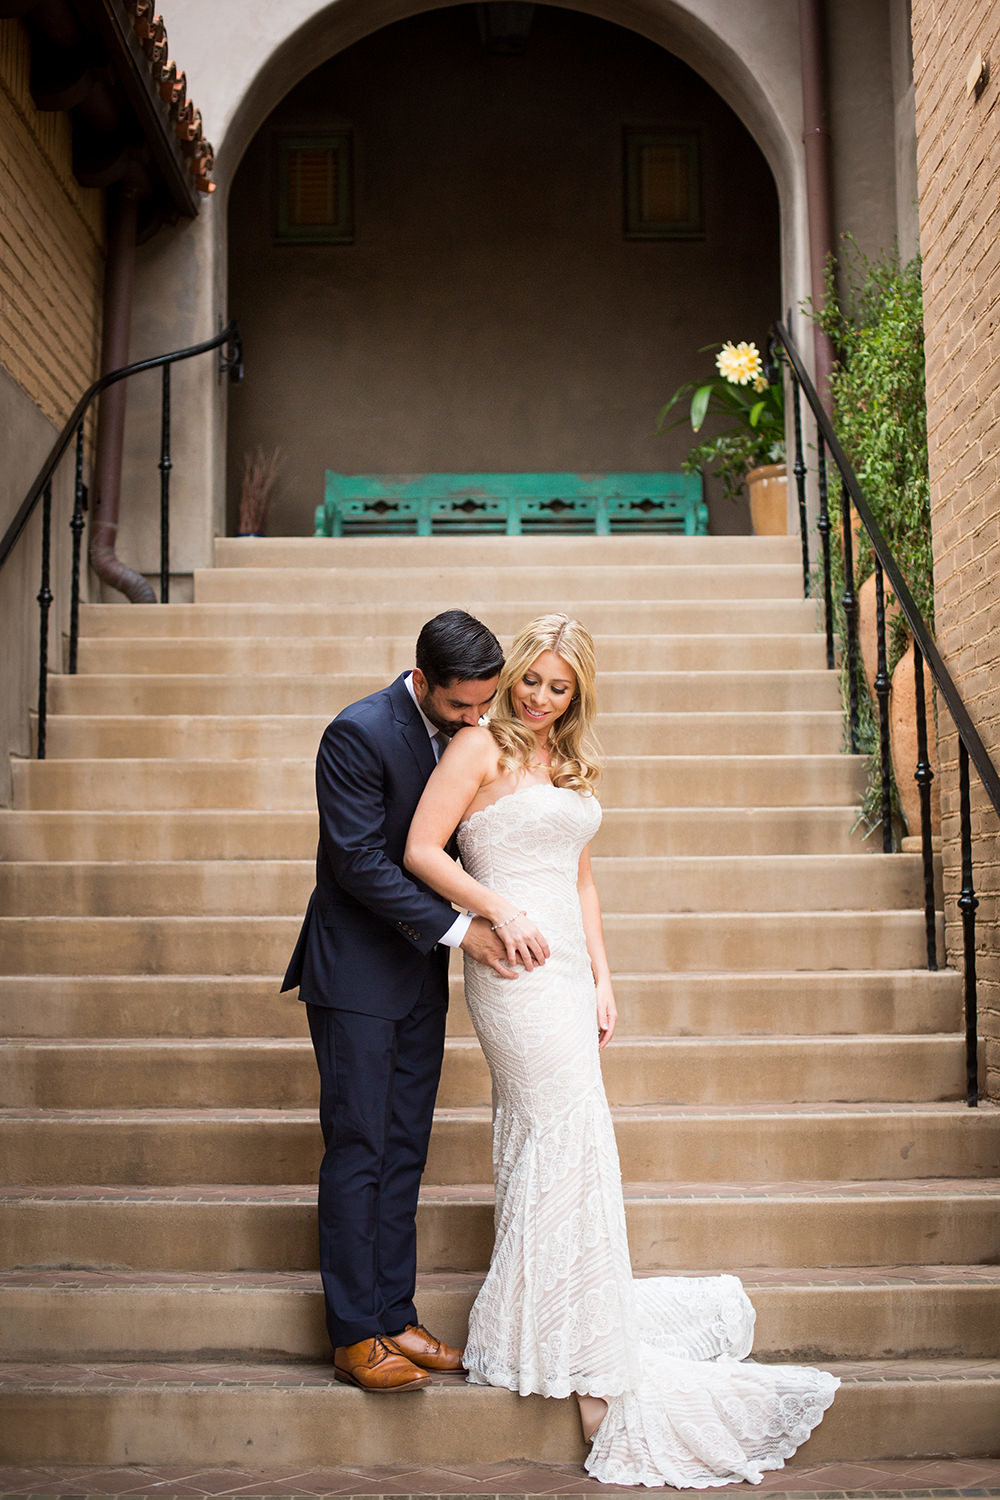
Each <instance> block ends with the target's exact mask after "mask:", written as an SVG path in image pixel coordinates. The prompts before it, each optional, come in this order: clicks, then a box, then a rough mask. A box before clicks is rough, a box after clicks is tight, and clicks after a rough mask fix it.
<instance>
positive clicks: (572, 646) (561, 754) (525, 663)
mask: <svg viewBox="0 0 1000 1500" xmlns="http://www.w3.org/2000/svg"><path fill="white" fill-rule="evenodd" d="M543 651H554V652H555V654H556V655H557V656H561V657H562V658H563V660H564V661H565V662H568V663H569V665H570V666H571V667H572V668H573V672H574V673H575V675H576V686H575V688H574V689H573V695H572V698H571V699H570V704H569V707H568V708H567V709H566V712H565V713H564V714H562V715H560V717H559V718H558V719H557V720H556V722H555V723H554V724H553V726H552V728H551V729H550V730H549V744H550V745H551V746H552V784H553V786H564V787H569V788H571V789H572V790H573V791H575V792H585V793H589V792H593V791H594V790H595V788H596V786H597V783H598V781H599V780H600V776H601V761H600V749H599V747H598V745H597V742H596V740H595V739H594V737H593V732H592V725H593V722H594V717H595V715H596V712H597V699H596V694H595V691H594V678H595V676H596V663H595V658H594V642H593V640H592V638H591V635H590V632H589V631H588V630H585V629H584V627H583V626H582V625H581V624H580V622H579V620H573V619H571V618H570V616H569V615H563V614H552V615H541V616H540V617H539V619H537V620H532V622H531V624H530V625H526V626H525V627H524V629H523V630H522V631H521V633H520V635H519V636H518V637H517V639H516V641H515V642H514V644H513V646H511V648H510V651H509V653H508V656H507V660H506V662H505V663H504V666H503V669H502V671H501V673H500V681H499V683H498V684H497V695H496V697H495V698H494V700H493V703H492V705H491V707H490V711H489V716H488V718H489V726H490V732H491V733H492V735H493V738H494V739H495V740H496V742H497V744H498V745H499V746H500V767H501V769H502V770H505V771H523V770H527V768H528V765H529V764H530V762H531V760H532V757H533V756H534V755H535V754H536V752H537V749H538V741H537V740H536V739H535V736H534V735H533V734H532V732H531V730H530V729H528V728H527V727H526V726H525V725H524V724H523V723H522V722H521V720H520V719H519V718H518V715H517V711H516V709H515V707H514V699H513V696H512V689H513V687H514V686H515V684H516V683H518V682H520V680H521V678H522V677H523V676H524V674H525V672H526V671H527V670H528V668H529V667H530V666H531V664H532V662H533V661H535V660H536V659H537V658H538V657H539V656H541V654H542V652H543Z"/></svg>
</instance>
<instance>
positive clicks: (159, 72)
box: [125, 0, 215, 193]
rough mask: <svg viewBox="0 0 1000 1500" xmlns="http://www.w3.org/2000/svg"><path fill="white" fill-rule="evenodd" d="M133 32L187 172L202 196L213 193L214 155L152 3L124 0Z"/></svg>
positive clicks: (150, 0) (165, 32) (160, 18)
mask: <svg viewBox="0 0 1000 1500" xmlns="http://www.w3.org/2000/svg"><path fill="white" fill-rule="evenodd" d="M125 9H126V10H127V12H128V14H129V16H130V18H131V21H132V29H133V30H134V32H135V34H136V37H137V38H138V40H139V42H140V44H141V46H142V50H143V52H144V53H145V55H146V57H147V59H148V61H149V71H150V75H151V77H152V79H153V82H154V83H155V84H156V86H157V89H158V91H159V95H160V98H161V99H162V100H163V103H164V104H165V105H166V107H167V111H168V114H169V117H170V124H171V126H172V128H173V132H174V135H175V136H176V138H177V140H178V142H179V143H180V147H181V150H182V151H183V152H184V155H185V157H186V158H187V165H188V171H189V172H190V173H191V175H192V177H193V178H194V181H195V185H196V186H197V188H198V191H199V192H201V193H213V192H214V191H215V183H214V182H212V180H211V176H212V170H213V168H214V166H215V152H214V150H213V149H212V145H211V142H210V141H207V140H206V139H205V136H204V132H203V127H202V118H201V111H200V110H198V109H196V108H195V106H194V102H193V100H191V99H189V98H188V96H187V77H186V75H185V74H184V73H183V72H181V71H180V70H179V69H178V67H177V64H176V62H174V60H173V59H172V58H171V57H170V52H169V47H168V43H167V28H166V25H165V23H164V20H163V17H162V16H161V15H158V14H157V13H156V11H155V10H154V7H153V0H125Z"/></svg>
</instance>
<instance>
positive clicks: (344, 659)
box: [78, 633, 824, 678]
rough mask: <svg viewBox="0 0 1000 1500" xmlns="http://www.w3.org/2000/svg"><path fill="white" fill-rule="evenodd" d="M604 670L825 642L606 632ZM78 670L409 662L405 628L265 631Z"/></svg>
mask: <svg viewBox="0 0 1000 1500" xmlns="http://www.w3.org/2000/svg"><path fill="white" fill-rule="evenodd" d="M595 644H596V646H597V651H598V655H599V660H600V663H601V671H602V673H606V674H607V675H608V676H612V675H614V674H615V673H617V672H648V671H659V672H696V671H709V672H710V671H712V670H715V669H718V670H725V671H730V672H732V671H748V672H753V671H760V670H763V669H765V668H767V669H771V670H773V669H774V668H776V667H777V668H779V669H781V668H785V669H791V670H793V671H794V670H799V671H801V670H804V669H806V668H809V667H814V668H815V667H822V665H823V662H824V647H823V642H822V641H821V640H820V638H819V637H818V636H817V635H816V634H814V633H810V634H806V635H737V634H733V635H726V636H721V635H717V634H716V635H677V636H670V635H662V636H631V635H618V636H604V637H603V638H601V639H599V640H597V641H596V642H595ZM78 663H79V671H80V672H81V673H83V674H86V673H89V672H97V673H107V672H126V673H144V674H147V673H148V674H150V675H155V674H156V673H159V672H163V673H167V674H171V673H173V674H177V673H181V672H183V673H185V674H187V673H190V674H192V675H196V674H199V673H209V674H212V675H215V674H218V673H224V674H226V675H228V674H229V673H230V672H235V673H237V674H240V675H248V674H250V673H254V672H263V673H276V672H280V671H281V670H282V669H284V671H285V673H286V674H287V675H288V676H289V677H291V678H294V677H314V676H327V675H329V674H331V673H334V672H377V673H380V674H381V675H382V676H383V677H386V678H392V677H395V676H396V675H397V674H398V673H400V672H405V671H406V670H407V669H408V668H410V667H412V665H413V638H412V637H411V636H409V635H406V636H389V637H378V636H376V637H363V638H361V639H353V640H352V639H348V638H344V637H340V638H337V637H330V636H326V635H324V636H320V637H319V638H318V639H317V638H313V639H309V638H307V637H301V636H300V637H299V638H298V639H297V640H296V641H295V644H294V646H292V647H290V646H289V642H288V639H287V637H283V636H278V637H275V638H273V639H270V640H269V639H267V638H265V637H263V636H260V635H256V636H253V637H252V638H249V639H248V638H234V637H227V636H222V637H212V636H208V637H205V638H202V639H196V638H176V639H171V638H164V639H162V640H156V639H149V640H128V639H123V640H110V641H105V640H100V639H97V638H91V639H89V640H81V641H80V643H79V656H78Z"/></svg>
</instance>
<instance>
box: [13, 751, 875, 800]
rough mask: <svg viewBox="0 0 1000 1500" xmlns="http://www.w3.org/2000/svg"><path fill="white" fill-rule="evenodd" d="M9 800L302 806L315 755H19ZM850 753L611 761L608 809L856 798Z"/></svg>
mask: <svg viewBox="0 0 1000 1500" xmlns="http://www.w3.org/2000/svg"><path fill="white" fill-rule="evenodd" d="M11 771H12V774H13V785H14V805H15V807H17V808H23V809H25V810H28V809H33V808H52V809H56V808H62V807H67V808H68V807H81V808H87V809H91V810H96V809H99V808H101V809H103V808H107V809H109V810H111V809H115V808H122V809H128V808H150V809H156V808H199V807H206V808H227V807H233V808H254V807H256V808H269V809H271V808H273V809H275V810H276V811H281V810H286V809H288V810H291V809H296V808H301V809H307V808H310V807H311V806H312V805H313V803H314V801H315V796H316V792H315V758H314V757H310V758H309V759H308V760H306V759H298V760H272V761H266V760H255V761H227V760H189V761H173V760H153V759H147V760H127V759H122V760H116V761H104V760H20V761H14V762H12V765H11ZM865 774H866V772H865V762H864V758H863V757H862V756H860V755H851V756H848V755H756V756H754V755H747V756H739V755H730V756H726V755H714V756H704V755H635V756H619V757H611V758H609V760H608V763H607V768H606V777H605V780H604V782H603V783H602V789H601V799H602V802H604V803H606V804H607V805H608V806H609V807H635V806H642V805H649V806H652V807H657V806H664V805H668V804H669V805H670V806H676V807H684V806H698V807H703V806H710V807H761V806H771V807H790V806H810V807H811V806H814V805H816V804H823V803H826V804H833V805H836V806H839V807H842V806H844V805H845V804H846V803H851V802H860V800H861V795H862V792H863V790H864V779H865Z"/></svg>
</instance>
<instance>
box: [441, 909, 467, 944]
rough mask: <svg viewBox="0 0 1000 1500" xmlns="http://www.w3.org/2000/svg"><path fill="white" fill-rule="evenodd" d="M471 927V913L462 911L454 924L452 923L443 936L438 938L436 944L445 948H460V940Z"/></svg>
mask: <svg viewBox="0 0 1000 1500" xmlns="http://www.w3.org/2000/svg"><path fill="white" fill-rule="evenodd" d="M471 925H472V913H471V911H463V912H462V913H461V915H460V916H457V917H456V918H455V920H454V922H452V924H451V926H450V927H449V928H448V931H447V932H446V933H445V934H444V936H443V937H440V938H438V942H439V943H441V944H442V945H443V946H444V947H445V948H461V946H462V939H463V938H464V937H465V934H466V933H467V932H468V930H469V928H470V926H471Z"/></svg>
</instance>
